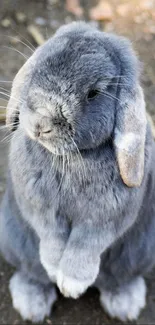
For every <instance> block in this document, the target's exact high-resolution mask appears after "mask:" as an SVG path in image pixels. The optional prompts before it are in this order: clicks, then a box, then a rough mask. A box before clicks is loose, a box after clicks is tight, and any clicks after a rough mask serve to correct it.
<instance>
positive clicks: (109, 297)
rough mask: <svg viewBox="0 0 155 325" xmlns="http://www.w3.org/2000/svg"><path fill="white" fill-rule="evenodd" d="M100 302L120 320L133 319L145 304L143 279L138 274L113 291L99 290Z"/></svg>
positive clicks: (111, 314)
mask: <svg viewBox="0 0 155 325" xmlns="http://www.w3.org/2000/svg"><path fill="white" fill-rule="evenodd" d="M100 302H101V305H102V307H103V308H104V309H105V311H106V312H107V313H108V314H109V315H110V316H111V317H113V318H118V319H120V320H121V321H128V320H129V321H133V320H135V319H137V318H138V316H139V314H140V311H141V309H142V308H144V307H145V304H146V284H145V281H144V279H143V278H142V277H141V276H138V277H136V278H134V279H133V280H132V281H131V282H130V283H128V284H126V285H123V286H122V287H120V288H118V289H117V290H116V291H115V292H112V291H111V292H110V291H106V290H105V291H104V290H100Z"/></svg>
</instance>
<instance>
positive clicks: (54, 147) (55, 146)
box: [38, 137, 76, 156]
mask: <svg viewBox="0 0 155 325" xmlns="http://www.w3.org/2000/svg"><path fill="white" fill-rule="evenodd" d="M38 142H39V143H40V144H41V145H43V146H44V147H45V148H46V149H48V150H49V151H50V152H51V153H52V154H54V155H57V156H64V155H68V154H69V153H71V152H73V151H76V146H75V145H74V144H73V142H72V141H71V140H69V139H68V141H67V140H66V139H61V138H59V137H55V138H54V141H47V140H45V139H44V140H42V139H39V140H38Z"/></svg>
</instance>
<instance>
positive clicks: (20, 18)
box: [15, 12, 27, 24]
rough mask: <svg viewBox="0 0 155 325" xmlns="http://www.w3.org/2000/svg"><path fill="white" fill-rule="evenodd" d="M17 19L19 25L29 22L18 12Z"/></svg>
mask: <svg viewBox="0 0 155 325" xmlns="http://www.w3.org/2000/svg"><path fill="white" fill-rule="evenodd" d="M15 18H16V20H17V22H18V23H19V24H24V23H25V22H26V20H27V17H26V15H25V14H24V13H23V12H16V14H15Z"/></svg>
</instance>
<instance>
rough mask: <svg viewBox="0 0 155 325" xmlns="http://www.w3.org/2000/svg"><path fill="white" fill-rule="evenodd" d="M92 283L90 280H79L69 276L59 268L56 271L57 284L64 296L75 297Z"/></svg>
mask: <svg viewBox="0 0 155 325" xmlns="http://www.w3.org/2000/svg"><path fill="white" fill-rule="evenodd" d="M91 284H92V281H90V280H84V281H81V280H79V279H76V278H72V277H70V276H66V275H65V274H64V273H63V272H62V271H61V270H59V271H58V273H57V285H58V287H59V289H60V291H61V293H62V294H63V295H64V296H65V297H71V298H74V299H77V298H78V297H79V296H80V295H81V294H82V293H84V292H85V291H86V290H87V288H88V287H89V286H90V285H91Z"/></svg>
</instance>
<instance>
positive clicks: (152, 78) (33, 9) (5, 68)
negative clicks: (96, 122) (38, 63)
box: [0, 0, 155, 325]
mask: <svg viewBox="0 0 155 325" xmlns="http://www.w3.org/2000/svg"><path fill="white" fill-rule="evenodd" d="M95 4H96V2H95V0H94V1H93V0H91V1H89V0H87V1H86V0H83V1H82V2H81V5H82V6H83V7H84V19H85V20H86V21H87V20H89V14H88V13H89V9H90V8H91V7H92V6H94V5H95ZM109 4H110V8H111V10H112V14H111V17H110V18H108V20H106V19H105V17H103V20H102V21H101V22H100V23H97V22H95V21H91V23H92V24H94V25H95V26H97V25H99V27H100V28H101V29H102V30H104V31H112V32H113V31H114V32H117V33H119V34H122V35H125V36H127V37H129V38H130V39H131V40H132V41H133V45H134V47H135V49H136V51H137V53H138V54H139V57H140V59H141V61H142V62H143V64H144V65H143V74H142V85H143V87H144V90H145V96H146V103H147V109H148V111H149V112H150V114H151V115H152V118H153V120H154V121H155V3H154V1H150V0H147V1H146V0H143V1H142V0H141V1H138V0H137V1H136V0H133V1H132V0H131V1H122V0H121V1H119V0H112V1H109ZM130 6H131V8H130ZM19 13H22V14H24V15H19ZM19 17H20V18H19ZM21 17H22V18H21ZM72 20H75V17H74V16H73V15H72V14H70V13H68V12H67V11H66V10H65V6H64V1H61V0H50V4H49V3H48V2H47V1H45V0H42V1H39V0H33V1H30V0H0V87H3V88H5V89H6V90H10V87H11V81H12V79H13V78H14V76H15V74H16V72H17V71H18V69H19V67H21V65H22V64H23V63H24V62H25V59H26V58H27V57H29V56H30V55H31V53H32V52H31V49H30V47H33V46H35V47H36V46H37V44H36V41H35V40H34V38H33V37H32V35H30V33H29V32H28V27H29V26H30V25H34V26H35V27H37V30H38V31H39V32H40V33H41V35H42V37H43V38H44V39H47V38H48V37H50V36H51V35H52V34H53V33H54V31H55V30H56V29H57V28H58V27H59V26H60V25H62V24H63V23H68V22H70V21H72ZM21 42H23V43H26V44H27V46H26V45H24V44H23V43H21ZM29 42H30V43H31V44H30V43H29ZM20 52H21V53H20ZM3 91H4V89H2V88H0V93H1V95H0V112H1V113H2V112H3V109H4V108H3V107H2V106H4V107H5V106H6V104H7V99H8V97H7V96H5V95H4V94H2V93H3ZM1 115H2V114H1ZM1 123H2V122H1ZM5 136H6V133H5V132H4V131H2V130H1V131H0V198H2V195H3V192H4V190H5V183H6V169H7V156H8V146H9V143H8V141H7V139H6V140H5V141H4V137H5ZM12 273H13V269H12V268H11V267H10V266H8V265H7V264H6V263H5V262H4V261H3V260H2V259H1V258H0V324H28V323H26V322H24V321H22V320H21V318H20V316H19V315H18V314H17V313H16V311H15V310H13V308H12V305H11V299H10V295H9V291H8V283H9V278H10V276H11V274H12ZM147 284H148V298H147V307H146V308H145V310H144V311H143V312H142V314H141V316H140V318H139V320H138V321H137V324H155V273H154V272H152V274H151V275H149V276H148V279H147ZM44 324H53V325H56V324H63V325H68V324H76V325H82V324H89V325H91V324H92V325H100V324H103V325H104V324H119V322H117V321H111V320H110V318H109V317H107V315H106V314H105V313H104V311H103V310H102V309H101V307H100V305H99V295H98V292H97V291H96V290H95V289H90V290H88V292H87V293H86V294H85V295H84V296H83V297H81V298H80V299H79V300H77V301H74V300H71V299H64V298H63V297H62V296H60V298H59V301H58V302H57V303H56V305H55V307H54V310H53V314H52V316H51V317H50V318H48V319H46V320H45V322H44Z"/></svg>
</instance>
